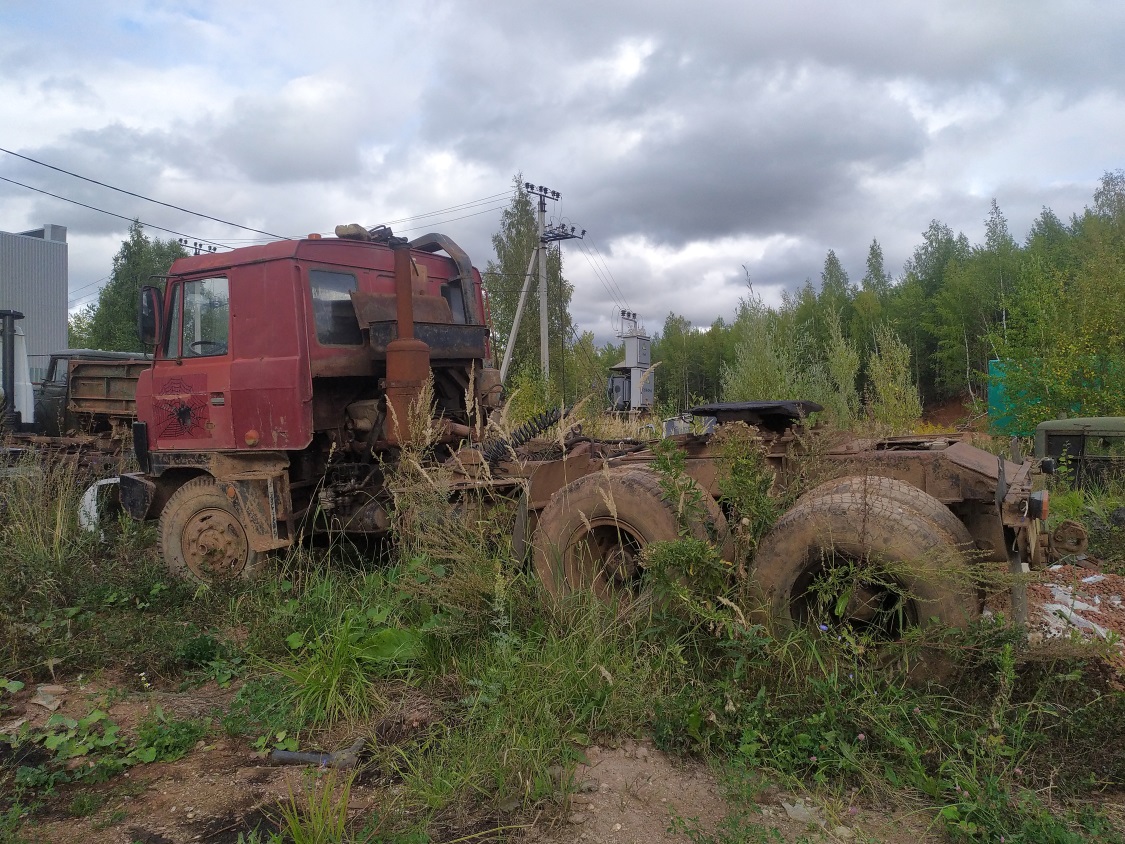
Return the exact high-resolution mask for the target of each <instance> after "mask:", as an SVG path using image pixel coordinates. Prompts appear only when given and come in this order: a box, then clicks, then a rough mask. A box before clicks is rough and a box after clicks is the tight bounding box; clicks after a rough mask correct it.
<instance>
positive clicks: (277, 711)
mask: <svg viewBox="0 0 1125 844" xmlns="http://www.w3.org/2000/svg"><path fill="white" fill-rule="evenodd" d="M292 699H293V689H292V685H291V684H290V682H289V681H288V680H287V679H286V678H284V677H282V676H281V675H279V674H263V675H261V676H258V677H253V678H251V679H249V680H247V681H246V682H245V683H244V684H243V685H242V688H241V689H239V690H238V694H237V695H235V697H234V700H233V701H232V702H231V705H230V708H229V709H228V710H227V712H225V713H224V714H223V715H222V718H221V722H220V723H221V725H222V727H223V729H224V730H225V731H226V732H227V733H228V734H229V735H232V736H274V735H277V734H283V735H292V734H295V733H296V732H297V731H298V730H300V729H301V728H302V727H304V726H305V724H306V723H307V722H306V720H305V719H304V718H303V717H302V716H301V714H300V713H298V712H297V711H295V709H294V708H293V704H292ZM264 746H265V744H264V743H263V747H264Z"/></svg>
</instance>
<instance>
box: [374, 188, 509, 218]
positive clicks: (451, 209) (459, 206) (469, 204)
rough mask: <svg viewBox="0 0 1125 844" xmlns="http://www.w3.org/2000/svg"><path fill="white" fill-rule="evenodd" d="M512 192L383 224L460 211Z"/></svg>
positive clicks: (493, 200) (495, 194) (492, 200)
mask: <svg viewBox="0 0 1125 844" xmlns="http://www.w3.org/2000/svg"><path fill="white" fill-rule="evenodd" d="M513 193H514V191H510V190H508V191H504V192H503V193H494V194H492V196H485V197H481V198H480V199H473V200H470V201H469V202H462V203H461V204H460V205H451V206H449V207H448V208H439V209H438V210H437V211H427V212H426V213H424V214H414V215H412V216H410V217H402V218H400V219H398V220H387V222H386V224H385V225H388V226H389V225H391V224H392V223H407V222H409V221H411V220H420V219H422V218H423V217H436V216H437V215H438V214H445V213H446V212H449V211H462V210H464V209H466V208H472V207H473V206H474V205H484V204H485V203H489V202H495V201H496V200H497V199H499V198H500V197H502V196H511V195H512V194H513ZM499 207H501V208H503V207H504V206H503V205H501V206H499Z"/></svg>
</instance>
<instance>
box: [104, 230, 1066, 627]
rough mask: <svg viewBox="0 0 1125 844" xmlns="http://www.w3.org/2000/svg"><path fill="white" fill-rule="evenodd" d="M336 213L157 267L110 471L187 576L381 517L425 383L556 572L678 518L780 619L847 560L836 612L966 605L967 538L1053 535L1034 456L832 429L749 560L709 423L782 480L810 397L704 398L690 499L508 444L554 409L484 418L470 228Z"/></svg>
mask: <svg viewBox="0 0 1125 844" xmlns="http://www.w3.org/2000/svg"><path fill="white" fill-rule="evenodd" d="M336 233H337V235H338V236H337V237H335V238H321V237H319V236H317V235H311V236H309V237H308V238H306V239H303V240H287V241H280V242H275V243H270V244H266V245H260V246H250V247H245V248H240V249H234V250H231V251H229V252H225V253H212V254H203V255H197V256H194V257H186V258H181V259H179V260H177V261H176V263H175V264H174V265H173V267H172V268H171V272H170V275H169V277H168V279H167V283H166V284H165V286H164V288H163V290H160V289H157V288H155V287H148V288H145V289H144V290H143V292H142V294H141V302H140V310H139V317H138V319H139V329H140V332H141V335H142V338H143V339H144V340H145V342H146V343H147V344H149V345H151V346H153V347H154V349H155V354H154V360H153V362H152V365H151V367H150V368H149V369H147V370H146V371H144V372H143V373H141V375H140V378H139V380H138V383H137V392H136V400H137V416H138V421H137V422H136V423H135V426H134V445H135V450H136V455H137V460H138V464H139V466H140V468H141V471H140V472H138V473H134V474H128V475H124V476H122V477H121V479H120V495H121V501H122V505H123V506H124V508H125V509H126V511H127V512H128V513H129V514H130V515H131V516H132V517H134V518H136V519H159V542H160V549H161V552H162V554H163V556H164V559H165V560H166V562H167V565H168V567H169V569H170V570H171V571H172V572H174V573H175V574H176V575H178V576H181V577H184V578H189V579H194V580H198V581H211V580H214V579H218V578H229V577H249V576H251V575H254V574H256V573H258V572H259V571H260V570H261V569H262V567H263V565H264V562H265V559H266V553H267V552H268V551H270V550H271V549H278V548H285V547H287V546H290V545H292V544H293V543H294V542H296V541H297V540H298V537H299V535H301V532H302V531H305V532H308V531H309V530H313V529H315V528H316V527H317V526H318V525H331V526H334V527H335V528H337V529H342V530H345V531H351V532H356V533H367V534H373V533H381V532H385V531H386V530H387V529H388V527H389V524H390V517H389V512H390V510H391V507H392V494H391V491H390V490H389V489H388V488H387V486H386V483H385V478H384V472H385V471H386V468H387V467H388V466H393V465H394V461H395V459H396V456H397V455H398V454H399V453H400V450H401V448H402V447H403V446H404V445H409V444H410V442H411V439H412V437H414V436H415V434H414V433H413V432H412V428H411V426H410V425H409V424H407V420H408V419H409V418H410V417H411V412H412V406H413V407H414V408H415V416H417V412H416V410H417V407H418V405H419V401H420V397H421V396H426V397H427V401H429V404H430V406H429V407H428V408H423V412H422V416H423V421H424V422H428V423H429V425H430V426H431V431H433V430H436V432H437V434H436V445H434V446H433V447H431V449H430V451H429V455H430V458H429V459H432V460H433V461H434V462H435V463H441V464H443V465H445V466H446V467H455V471H456V473H457V483H456V484H454V486H455V488H456V489H459V490H461V491H464V492H468V491H472V490H481V489H486V488H487V489H488V490H489V493H490V494H491V495H497V494H499V495H504V496H506V497H507V498H508V500H518V501H519V502H520V504H519V506H520V508H521V512H520V513H519V514H518V518H517V533H518V534H519V535H517V536H516V537H515V542H514V546H515V547H516V548H517V553H520V554H521V556H522V549H524V548H528V550H529V553H528V554H527V555H526V556H529V557H530V558H531V559H532V561H533V564H534V567H535V570H536V571H537V572H538V574H539V576H540V577H541V578H542V580H543V582H544V584H545V586H546V588H547V589H548V590H550V591H551V592H553V593H555V594H565V593H568V592H570V591H573V590H575V589H593V590H594V591H596V592H597V593H598V594H599V595H602V596H605V597H611V596H613V595H614V594H620V595H622V596H624V595H627V594H630V593H632V592H633V591H635V590H638V589H641V588H643V585H644V584H643V580H644V577H643V576H644V567H643V565H642V557H641V551H642V549H643V548H644V547H645V546H646V545H648V544H649V543H652V542H654V541H657V540H667V539H674V538H676V537H677V536H679V535H680V533H681V530H682V529H683V528H684V527H685V524H684V520H685V518H686V521H687V524H686V528H687V529H688V530H689V531H690V532H691V533H693V534H694V535H696V536H698V537H700V538H708V539H710V540H712V541H714V542H715V544H716V547H717V548H718V549H719V551H720V553H722V554H723V555H724V556H725V557H726V559H727V560H730V561H731V562H732V564H733V565H732V570H740V571H743V572H745V576H746V577H748V578H751V579H752V580H753V582H754V583H755V584H756V585H757V587H758V588H760V589H761V591H762V593H763V594H764V595H765V596H766V597H767V598H768V599H769V601H770V606H771V607H772V609H773V611H774V614H775V616H776V617H777V618H778V619H779V620H781V621H782V622H788V623H803V622H808V621H810V620H812V618H813V615H814V614H815V613H816V612H819V610H816V609H815V606H814V603H815V601H816V598H815V596H816V595H818V594H821V593H822V592H823V588H824V584H825V583H826V582H829V581H830V580H831V575H832V574H833V572H837V571H839V570H841V569H842V568H843V567H851V569H852V570H855V571H858V572H859V575H858V579H857V581H856V583H855V584H854V586H853V587H849V591H848V594H847V596H846V597H845V599H843V600H840V599H837V600H835V601H834V602H830V604H829V606H830V607H831V610H830V612H831V614H832V615H833V616H834V617H835V618H837V619H839V620H846V621H848V622H849V623H852V624H855V625H860V626H876V627H887V626H891V627H896V628H897V627H900V626H902V625H905V624H911V625H922V624H927V623H929V621H930V620H932V619H937V620H939V621H941V622H945V623H948V624H959V623H961V622H962V621H964V620H966V619H970V618H972V617H973V616H975V615H976V614H977V613H978V610H979V607H978V601H979V599H978V595H977V590H976V589H975V587H974V584H973V582H972V581H971V579H970V578H969V576H968V572H969V569H970V560H972V561H977V560H979V561H984V562H987V563H990V564H1006V566H1010V567H1011V568H1012V570H1015V571H1019V570H1023V571H1026V570H1027V567H1029V566H1038V565H1040V564H1041V563H1042V562H1043V561H1044V559H1045V555H1046V553H1047V537H1046V536H1045V535H1044V534H1043V532H1042V530H1041V526H1042V521H1041V520H1042V519H1044V518H1045V517H1046V511H1047V497H1046V493H1041V492H1033V490H1032V471H1033V466H1032V464H1031V463H1016V462H1012V461H1009V460H1005V459H1003V458H997V457H995V456H993V455H991V454H989V453H987V452H985V451H982V450H980V449H977V448H974V447H973V446H971V445H970V444H969V443H968V442H965V441H962V440H961V439H959V438H957V437H949V436H938V437H909V438H897V439H881V440H859V439H847V440H844V441H837V442H834V443H833V444H831V445H828V444H825V447H824V448H823V449H822V450H821V451H822V456H823V457H824V458H826V459H827V460H828V461H829V462H830V463H832V464H833V465H835V466H837V467H838V471H837V472H836V473H835V474H837V475H838V477H835V478H833V479H832V480H830V481H828V482H827V483H824V484H822V485H820V486H818V487H817V488H815V489H813V490H811V491H810V492H808V493H806V494H805V495H804V496H803V497H801V498H800V499H799V500H798V501H797V503H796V504H795V505H794V506H793V507H792V509H791V510H790V511H789V512H787V513H785V514H784V515H783V516H782V517H781V518H780V520H779V521H778V522H777V523H776V525H775V526H774V527H773V529H772V530H771V531H770V533H769V534H768V535H767V536H766V537H765V538H764V539H763V540H762V542H761V544H760V546H759V547H758V549H757V553H756V554H755V555H754V558H753V559H752V560H731V556H733V555H734V554H735V550H734V549H735V543H734V542H733V541H732V538H731V537H732V531H731V530H730V529H729V526H728V523H727V515H728V514H727V513H726V512H724V505H723V502H722V501H720V495H719V484H720V478H721V475H722V465H721V464H722V462H723V459H722V457H721V455H720V451H719V448H718V446H717V440H716V438H721V437H722V436H723V431H724V429H726V430H734V429H733V428H732V427H731V426H732V425H736V424H739V423H741V424H745V425H749V426H752V428H751V429H749V430H750V431H751V432H752V433H753V438H752V442H753V443H754V446H753V447H756V448H760V449H762V451H763V454H764V456H765V459H766V460H767V461H768V462H769V465H770V466H771V467H772V469H773V470H774V472H775V476H776V479H777V486H778V487H779V488H781V487H784V486H786V485H787V484H788V483H789V482H790V479H791V476H792V475H793V473H794V472H795V465H796V464H795V461H796V460H797V459H799V456H800V454H801V453H802V451H806V450H807V449H808V448H809V446H808V443H809V441H810V439H815V438H816V437H817V436H818V433H817V431H816V430H812V431H809V430H806V428H805V426H804V425H803V420H804V417H805V416H806V415H807V414H808V412H809V411H811V410H816V409H818V408H817V407H816V406H815V405H811V404H810V403H802V402H751V403H746V404H720V405H712V406H707V407H701V408H697V409H696V412H697V413H700V414H706V415H709V416H713V417H714V418H715V419H716V420H717V423H718V424H717V426H716V428H715V433H714V434H704V435H693V434H684V435H681V436H679V437H677V438H675V439H676V440H677V443H678V446H679V447H680V448H681V449H682V450H683V452H684V454H685V467H686V477H687V479H688V480H687V481H686V482H687V483H688V484H690V485H691V489H692V491H693V492H694V493H696V495H695V496H694V497H695V498H697V499H698V501H699V502H701V503H699V505H698V506H697V507H695V508H693V509H692V510H689V511H686V512H682V511H681V510H682V508H680V507H679V506H678V503H677V502H674V501H670V500H668V499H667V498H666V496H665V492H664V488H663V487H662V485H661V481H660V475H659V474H658V473H657V472H655V471H654V469H653V466H652V463H653V461H654V459H655V455H654V452H653V450H652V448H651V444H646V443H643V442H605V441H597V440H592V439H590V438H588V437H584V436H582V435H581V432H580V431H577V430H574V431H571V432H570V433H569V434H566V435H561V436H559V437H558V438H557V445H556V447H555V449H554V451H553V452H548V453H547V456H545V457H544V456H543V452H542V451H540V456H538V457H536V456H534V455H532V456H528V455H522V456H520V457H519V459H517V450H518V449H519V447H520V446H521V445H523V444H524V441H526V440H528V439H530V438H531V437H532V436H534V435H535V434H537V433H540V432H541V431H542V430H544V429H545V428H546V427H547V426H549V425H550V424H553V423H554V422H555V421H556V419H557V416H555V415H551V416H549V417H548V418H546V419H541V420H538V421H537V422H536V423H533V424H530V425H529V426H525V428H524V429H522V430H521V431H518V432H517V433H516V434H515V435H512V436H511V437H510V439H509V440H508V441H496V440H492V441H488V440H487V438H486V428H485V425H484V421H485V418H486V417H487V415H488V414H489V413H490V412H491V411H493V410H494V409H496V408H497V407H498V405H499V402H500V392H501V388H500V383H499V377H498V374H497V371H496V369H494V368H493V366H492V362H491V349H490V335H489V329H488V327H487V324H486V322H487V321H486V318H485V305H484V298H483V295H482V289H481V279H480V274H479V273H478V272H477V270H476V269H474V268H473V266H472V264H471V262H470V261H469V258H468V256H467V255H466V254H465V252H464V251H463V250H462V249H461V248H459V247H458V246H457V244H455V243H454V242H453V241H452V240H450V239H449V238H448V237H445V236H443V235H439V234H429V235H425V236H423V237H419V238H417V239H415V240H413V241H410V242H407V241H406V240H404V239H401V238H396V237H394V236H393V234H392V233H391V232H390V231H389V230H388V229H386V228H383V227H380V228H376V229H371V230H366V229H363V228H362V227H360V226H356V225H352V226H342V227H339V228H338V229H337V232H336ZM441 253H444V254H441ZM430 384H432V387H431V386H429V385H430ZM740 430H745V429H740ZM431 441H432V440H431ZM451 506H455V502H451ZM904 562H908V563H911V565H908V566H904V565H895V563H904Z"/></svg>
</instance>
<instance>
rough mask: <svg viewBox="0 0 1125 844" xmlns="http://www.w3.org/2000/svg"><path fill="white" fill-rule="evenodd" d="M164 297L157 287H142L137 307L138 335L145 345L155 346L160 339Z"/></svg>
mask: <svg viewBox="0 0 1125 844" xmlns="http://www.w3.org/2000/svg"><path fill="white" fill-rule="evenodd" d="M163 304H164V299H163V297H162V296H161V295H160V289H159V288H157V287H142V288H141V301H140V303H139V304H138V307H137V335H138V336H139V337H140V338H141V342H142V343H143V344H144V345H145V346H151V347H155V346H156V344H157V343H158V342H159V341H160V316H161V314H162V313H163V310H164V309H163Z"/></svg>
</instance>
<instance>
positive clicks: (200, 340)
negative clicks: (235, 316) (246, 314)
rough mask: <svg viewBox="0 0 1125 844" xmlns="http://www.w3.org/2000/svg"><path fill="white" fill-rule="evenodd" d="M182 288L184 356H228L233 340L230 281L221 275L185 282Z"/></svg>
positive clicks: (182, 341) (181, 330) (181, 331)
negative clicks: (228, 282) (230, 341)
mask: <svg viewBox="0 0 1125 844" xmlns="http://www.w3.org/2000/svg"><path fill="white" fill-rule="evenodd" d="M182 289H183V324H182V326H181V329H180V344H179V347H180V353H181V354H182V355H183V357H185V358H188V357H213V356H215V355H225V354H226V353H227V344H228V341H229V339H230V292H229V287H228V285H227V280H226V279H225V278H222V277H219V278H202V279H197V280H195V281H186V282H184V283H183V285H182ZM174 318H175V317H173V319H174Z"/></svg>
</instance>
